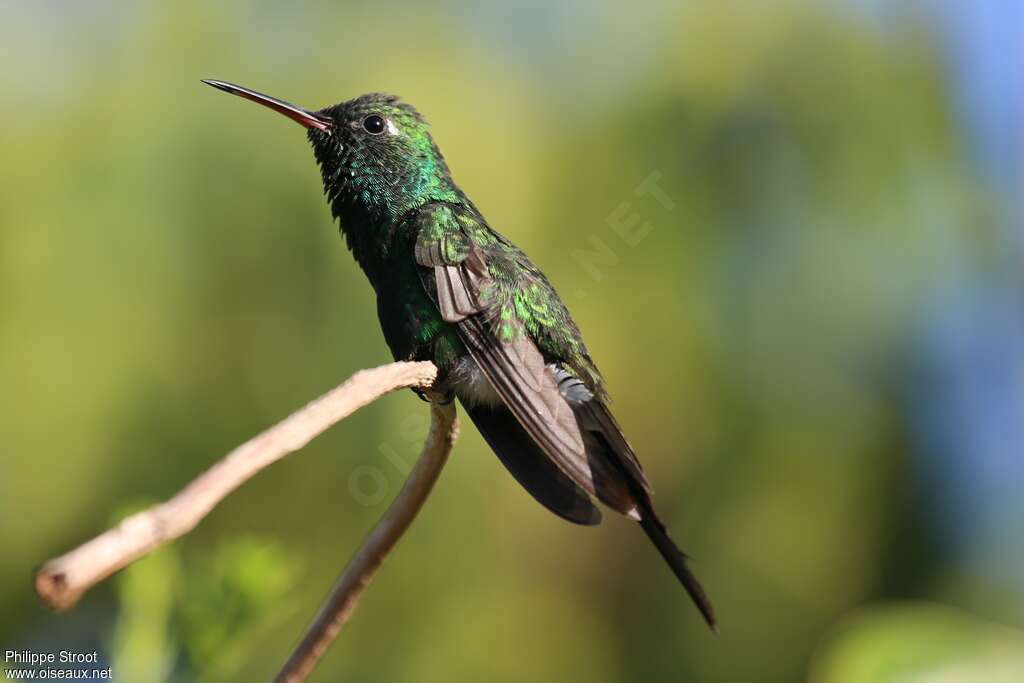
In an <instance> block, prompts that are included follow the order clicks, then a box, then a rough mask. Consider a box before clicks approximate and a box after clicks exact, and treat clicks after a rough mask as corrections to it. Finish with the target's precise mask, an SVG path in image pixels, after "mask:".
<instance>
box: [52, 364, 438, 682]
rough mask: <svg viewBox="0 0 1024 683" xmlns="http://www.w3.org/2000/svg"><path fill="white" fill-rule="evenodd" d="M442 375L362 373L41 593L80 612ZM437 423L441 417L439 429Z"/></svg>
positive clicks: (79, 555) (79, 558) (122, 531)
mask: <svg viewBox="0 0 1024 683" xmlns="http://www.w3.org/2000/svg"><path fill="white" fill-rule="evenodd" d="M436 376H437V368H436V367H434V365H433V363H429V362H421V363H392V364H390V365H382V366H380V367H378V368H373V369H370V370H361V371H360V372H357V373H356V374H354V375H353V376H352V377H350V378H349V379H348V380H347V381H346V382H345V383H344V384H342V385H341V386H339V387H337V388H335V389H333V390H331V391H329V392H328V393H326V394H324V395H323V396H321V397H320V398H318V399H316V400H314V401H313V402H311V403H309V404H308V405H307V406H305V407H304V408H302V409H300V410H298V411H297V412H295V413H293V414H292V415H290V416H289V417H288V418H286V419H285V420H283V421H282V422H279V423H278V424H276V425H274V426H273V427H271V428H270V429H268V430H266V431H265V432H263V433H262V434H259V435H258V436H256V437H254V438H252V439H250V440H249V441H247V442H245V443H244V444H242V445H241V446H239V447H238V448H236V449H235V450H233V451H231V453H229V454H228V455H227V456H225V457H224V458H223V459H222V460H220V461H219V462H218V463H217V464H215V465H214V466H213V467H211V468H210V469H208V470H207V471H206V472H204V473H203V474H201V475H199V477H197V478H196V479H195V480H193V481H192V483H191V484H189V485H188V486H186V487H185V488H184V489H182V490H181V491H180V492H179V493H178V494H177V495H175V496H174V497H173V498H171V499H170V500H168V501H166V502H164V503H161V504H159V505H156V506H154V507H151V508H149V509H148V510H144V511H142V512H139V513H137V514H134V515H132V516H130V517H128V518H127V519H125V520H124V521H122V522H121V523H120V524H118V525H117V526H115V527H113V528H112V529H109V530H107V531H105V532H104V533H102V534H100V535H99V536H97V537H96V538H94V539H92V540H91V541H88V542H86V543H84V544H82V545H80V546H79V547H77V548H75V549H74V550H72V551H70V552H68V553H66V554H64V555H61V556H60V557H57V558H54V559H52V560H50V561H48V562H47V563H46V564H44V565H43V566H42V567H40V568H39V570H38V571H37V572H36V579H35V588H36V593H38V594H39V597H40V598H41V599H42V600H43V602H45V603H46V604H47V605H49V606H50V607H53V608H54V609H58V610H64V609H68V608H70V607H72V606H73V605H74V604H75V603H76V602H77V601H78V599H79V598H81V597H82V595H83V594H84V593H85V592H86V591H88V590H89V589H90V588H92V587H93V586H94V585H96V584H97V583H99V582H100V581H102V580H103V579H105V578H107V577H108V576H110V575H111V574H113V573H114V572H116V571H118V570H119V569H122V568H123V567H125V566H127V565H128V564H130V563H132V562H134V561H135V560H137V559H139V558H140V557H142V556H143V555H146V554H147V553H150V552H152V551H153V550H155V549H157V548H159V547H160V546H162V545H163V544H165V543H167V542H168V541H171V540H173V539H175V538H178V537H179V536H182V535H183V534H185V533H187V532H188V531H190V530H192V528H194V527H195V526H196V524H198V523H199V521H200V520H202V519H203V517H205V516H206V515H207V513H209V512H210V510H212V509H213V507H214V506H215V505H217V503H219V502H220V501H221V500H223V499H224V497H225V496H227V495H228V494H229V493H231V492H232V491H234V490H235V489H236V488H238V487H239V486H240V485H241V484H243V483H245V482H246V481H247V480H248V479H249V478H250V477H252V476H253V475H254V474H256V473H257V472H259V471H261V470H262V469H264V468H265V467H267V466H268V465H270V464H272V463H274V462H276V461H278V460H280V459H281V458H283V457H284V456H286V455H288V454H289V453H292V452H294V451H297V450H298V449H300V448H302V447H303V446H305V445H306V444H307V443H309V442H310V441H311V440H312V439H313V438H314V437H315V436H317V435H318V434H320V433H321V432H323V431H324V430H326V429H327V428H328V427H330V426H331V425H333V424H334V423H336V422H338V421H339V420H342V419H344V418H345V417H347V416H348V415H350V414H352V413H353V412H355V411H356V410H358V409H359V408H362V407H363V406H365V405H367V404H369V403H372V402H373V401H375V400H376V399H378V398H380V397H381V396H383V395H384V394H386V393H388V392H391V391H394V390H396V389H402V388H407V387H415V388H420V389H429V388H430V386H431V385H432V384H433V382H434V379H435V378H436ZM449 408H450V406H449ZM436 412H437V411H436V410H435V413H436ZM436 420H437V418H436V415H435V424H436ZM431 434H432V436H435V435H434V432H432V433H431ZM428 445H429V442H428ZM435 477H436V474H435ZM427 488H428V490H429V486H428V487H427ZM403 494H404V491H403ZM406 524H408V522H406ZM371 540H372V536H371ZM388 547H390V546H388ZM357 557H358V556H357ZM294 680H297V679H294Z"/></svg>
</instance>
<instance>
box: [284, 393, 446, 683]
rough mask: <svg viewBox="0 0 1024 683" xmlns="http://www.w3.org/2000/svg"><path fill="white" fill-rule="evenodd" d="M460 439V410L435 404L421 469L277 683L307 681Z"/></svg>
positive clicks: (334, 592)
mask: <svg viewBox="0 0 1024 683" xmlns="http://www.w3.org/2000/svg"><path fill="white" fill-rule="evenodd" d="M458 435H459V423H458V420H457V419H456V417H455V407H454V406H453V405H451V404H448V405H439V404H437V403H434V404H432V405H431V421H430V433H429V435H428V436H427V441H426V443H425V444H424V445H423V453H422V454H421V455H420V459H419V461H418V462H417V463H416V467H415V468H414V469H413V471H412V473H411V474H410V475H409V478H408V479H407V480H406V482H405V486H404V487H402V490H401V492H400V493H399V494H398V496H397V497H396V498H395V500H394V502H393V503H391V507H389V508H388V511H387V512H386V513H385V514H384V516H383V517H382V518H381V520H380V521H379V522H378V523H377V526H376V527H375V528H374V529H373V531H372V532H370V535H369V536H367V537H366V540H365V541H363V545H362V546H361V547H360V548H359V551H358V552H357V553H356V554H355V556H354V557H353V558H352V560H351V561H350V562H349V565H348V567H346V568H345V571H344V572H343V573H342V575H341V576H340V577H339V578H338V581H337V582H336V583H335V584H334V588H332V589H331V592H330V594H329V595H328V596H327V600H326V601H325V602H324V604H323V606H322V607H321V608H320V613H319V614H317V616H316V618H315V619H314V620H313V623H312V624H311V625H310V627H309V629H308V630H307V632H306V635H305V637H304V638H303V639H302V642H300V643H299V645H298V647H296V648H295V651H294V652H293V653H292V656H291V657H290V658H289V659H288V662H287V663H286V664H285V665H284V668H282V669H281V672H280V673H279V674H278V675H277V677H276V678H275V679H274V682H275V683H302V681H305V680H306V678H307V677H308V676H309V674H310V673H311V672H312V671H313V668H314V667H315V666H316V665H317V662H318V661H320V657H322V656H323V654H324V652H326V651H327V648H328V647H329V646H330V644H331V642H332V641H333V640H334V638H335V637H337V635H338V632H339V631H341V627H342V626H344V625H345V622H346V621H348V619H349V617H351V616H352V613H353V612H355V609H356V605H357V603H358V602H359V597H360V596H361V595H362V594H363V591H364V590H366V588H367V586H369V585H370V581H371V580H372V579H373V576H374V574H376V573H377V569H379V568H380V565H381V563H382V562H383V561H384V558H385V557H387V555H388V553H389V552H390V551H391V549H392V548H393V547H394V545H395V543H397V542H398V539H399V538H401V537H402V534H404V533H405V531H406V529H408V528H409V524H410V523H411V522H412V520H413V519H414V518H415V517H416V513H418V512H419V510H420V507H422V505H423V502H424V501H425V500H426V499H427V495H429V494H430V490H431V488H433V486H434V482H436V481H437V477H438V475H439V474H440V473H441V468H442V467H444V464H445V462H446V461H447V460H448V454H449V453H450V452H451V449H452V446H453V445H454V444H455V440H456V439H457V438H458Z"/></svg>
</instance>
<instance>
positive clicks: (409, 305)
mask: <svg viewBox="0 0 1024 683" xmlns="http://www.w3.org/2000/svg"><path fill="white" fill-rule="evenodd" d="M211 85H214V86H215V87H218V88H220V89H222V90H226V91H228V92H233V93H235V94H241V95H242V96H244V97H247V98H248V99H254V100H256V101H260V102H263V103H264V104H267V106H270V107H271V108H274V109H276V110H277V111H280V112H281V113H284V114H285V115H287V116H289V117H290V118H293V119H295V120H296V121H299V122H300V123H302V124H303V125H305V126H306V127H307V128H309V139H310V142H311V143H312V145H313V150H314V153H315V155H316V159H317V161H318V163H319V164H320V169H321V173H322V176H323V182H324V191H325V193H326V195H327V199H328V202H329V203H330V206H331V211H332V213H333V214H334V216H335V217H336V218H337V219H338V220H339V223H340V225H341V230H342V232H343V233H344V234H345V238H346V241H347V243H348V246H349V248H350V249H351V250H352V253H353V254H354V256H355V258H356V260H357V261H358V262H359V265H360V266H361V267H362V269H363V270H364V272H365V273H366V275H367V277H368V278H369V280H370V283H371V284H372V285H373V288H374V290H375V291H376V294H377V311H378V317H379V319H380V323H381V328H382V330H383V332H384V337H385V340H386V341H387V343H388V345H389V346H390V348H391V351H392V353H393V355H394V357H395V358H396V359H397V360H430V361H433V362H434V363H435V364H436V365H437V366H438V367H439V368H440V370H441V374H440V378H439V381H438V387H437V388H439V389H440V390H442V391H443V392H447V393H449V394H451V395H454V396H455V397H457V398H458V399H459V401H460V402H461V403H462V405H463V407H464V408H465V409H466V411H467V412H468V414H469V415H470V417H471V418H472V420H473V422H474V423H475V424H476V425H477V427H478V428H479V430H480V432H481V434H482V435H483V437H484V438H485V439H486V440H487V442H488V443H489V444H490V446H491V447H492V449H493V450H494V451H495V453H496V454H497V455H498V457H499V458H500V459H501V461H502V462H503V463H504V464H505V466H506V467H507V468H508V469H509V471H510V472H511V473H512V474H513V475H514V476H515V477H516V479H517V480H518V481H519V482H520V483H521V484H522V485H523V486H524V487H525V488H526V489H527V490H528V491H529V492H530V493H531V494H532V495H533V496H534V498H536V499H537V500H538V501H539V502H540V503H542V504H543V505H545V506H546V507H547V508H549V509H550V510H552V511H553V512H555V513H556V514H558V515H560V516H561V517H563V518H565V519H567V520H570V521H572V522H576V523H579V524H596V523H597V522H599V521H600V513H599V512H598V510H597V508H596V507H595V506H594V504H593V502H592V500H591V497H596V498H597V499H599V500H600V501H601V502H603V503H605V504H606V505H608V506H610V507H611V508H613V509H615V510H617V511H619V512H621V513H623V514H625V515H628V516H630V517H632V518H633V519H635V520H637V521H638V522H640V525H641V526H642V527H643V529H644V531H645V532H646V533H647V535H648V536H649V537H650V538H651V540H652V541H653V542H654V544H655V546H656V547H657V549H658V551H659V552H660V553H661V555H662V557H664V558H665V560H666V561H667V562H668V564H669V566H670V567H671V568H672V570H673V572H674V573H675V575H676V576H677V578H678V579H679V580H680V582H681V583H682V584H683V586H684V587H685V588H686V590H687V591H688V592H689V594H690V596H691V597H692V598H693V600H694V602H695V603H696V604H697V606H698V608H699V609H700V611H701V613H702V614H703V615H704V617H705V619H706V620H707V621H708V623H709V624H710V625H712V626H714V616H713V613H712V610H711V605H710V603H709V602H708V600H707V598H706V597H705V595H704V591H703V589H702V588H701V587H700V584H699V583H698V582H697V579H696V578H695V577H694V576H693V574H692V573H691V572H690V570H689V569H688V567H687V563H686V556H685V555H684V554H683V553H682V552H681V551H680V550H679V549H678V548H677V547H676V546H675V544H674V543H673V542H672V540H671V539H670V538H669V536H668V534H667V532H666V530H665V527H664V526H663V525H662V523H661V522H660V521H659V520H658V517H657V515H656V514H655V512H654V507H653V504H652V501H651V488H650V485H649V484H648V482H647V478H646V476H645V475H644V473H643V470H642V469H641V467H640V463H639V461H638V460H637V458H636V455H635V454H634V452H633V449H632V448H631V447H630V445H629V443H628V442H627V441H626V439H625V437H624V436H623V434H622V430H621V429H620V428H619V425H618V423H617V422H616V421H615V418H614V417H612V414H611V412H610V411H609V410H608V405H607V404H608V395H607V392H606V391H605V387H604V382H603V380H602V379H601V375H600V373H599V372H598V370H597V367H596V366H595V364H594V362H593V360H591V358H590V354H589V352H588V351H587V347H586V345H585V344H584V343H583V338H582V335H581V334H580V331H579V328H578V327H577V326H576V323H575V322H574V321H573V319H572V317H571V316H570V315H569V311H568V310H567V309H566V307H565V305H564V304H563V303H562V300H561V299H560V298H559V296H558V294H557V293H556V292H555V289H554V287H552V285H551V283H550V282H549V281H548V280H547V278H546V277H544V275H543V273H541V271H540V270H539V269H538V268H537V267H536V266H535V265H534V264H533V262H532V261H530V259H529V258H528V257H527V256H526V255H525V254H524V253H523V252H522V251H521V250H520V249H519V248H517V247H516V246H515V245H513V244H512V243H511V242H510V241H509V240H508V239H506V238H505V237H504V236H502V235H501V234H499V233H498V232H496V231H494V230H493V229H492V228H491V227H490V226H489V225H488V224H487V221H486V220H485V219H484V217H483V215H481V213H480V212H479V211H478V210H477V208H476V207H475V206H474V205H473V203H472V202H471V201H470V200H469V198H468V197H466V195H465V194H464V193H463V192H462V190H460V189H459V187H458V186H457V185H456V184H455V182H454V181H453V180H452V177H451V173H450V172H449V170H448V165H447V164H446V163H445V161H444V158H443V157H442V155H441V152H440V151H439V150H438V148H437V146H436V145H435V144H434V141H433V139H432V138H431V136H430V134H429V132H428V130H427V123H426V121H425V120H424V118H423V117H422V116H420V114H419V113H418V112H417V111H416V110H415V109H413V108H412V107H411V106H409V105H407V104H404V103H402V102H401V101H399V100H398V99H397V98H395V97H392V96H390V95H382V94H371V95H364V96H362V97H358V98H356V99H354V100H350V101H348V102H343V103H341V104H338V105H335V106H333V107H328V108H326V109H322V110H320V111H317V112H308V111H306V110H303V109H301V108H298V107H295V106H294V105H290V104H288V103H286V102H281V101H279V100H273V99H272V98H268V97H266V96H264V95H261V94H259V93H254V92H253V91H248V90H245V89H242V88H239V87H238V86H233V85H231V84H226V83H223V82H211Z"/></svg>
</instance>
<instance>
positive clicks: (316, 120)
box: [202, 78, 333, 131]
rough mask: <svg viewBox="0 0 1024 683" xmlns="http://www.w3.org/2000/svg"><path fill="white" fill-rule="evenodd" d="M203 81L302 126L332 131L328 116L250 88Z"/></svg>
mask: <svg viewBox="0 0 1024 683" xmlns="http://www.w3.org/2000/svg"><path fill="white" fill-rule="evenodd" d="M202 81H203V83H205V84H206V85H212V86H213V87H214V88H217V89H218V90H223V91H224V92H227V93H231V94H232V95H238V96H239V97H244V98H245V99H247V100H252V101H253V102H256V103H257V104H262V105H263V106H264V107H267V108H268V109H273V110H274V111H276V112H277V113H279V114H284V115H285V116H287V117H288V118H290V119H291V120H292V121H295V122H296V123H298V124H299V125H300V126H305V127H306V128H316V129H318V130H323V131H328V130H330V129H331V126H332V125H333V124H332V122H331V120H330V119H329V118H327V117H326V116H323V115H321V114H317V113H316V112H312V111H309V110H308V109H303V108H302V107H296V106H295V105H294V104H291V103H290V102H285V101H284V100H279V99H277V98H276V97H271V96H270V95H264V94H263V93H261V92H256V91H255V90H249V88H243V87H242V86H240V85H235V84H234V83H228V82H227V81H217V80H214V79H212V78H210V79H207V78H204V79H202Z"/></svg>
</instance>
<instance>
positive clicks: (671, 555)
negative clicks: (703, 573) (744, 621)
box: [640, 510, 718, 633]
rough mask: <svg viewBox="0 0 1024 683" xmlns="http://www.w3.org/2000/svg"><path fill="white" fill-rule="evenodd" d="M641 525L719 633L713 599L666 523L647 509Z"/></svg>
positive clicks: (714, 629)
mask: <svg viewBox="0 0 1024 683" xmlns="http://www.w3.org/2000/svg"><path fill="white" fill-rule="evenodd" d="M640 526H641V527H643V530H644V531H645V532H647V536H648V538H650V539H651V541H652V542H653V543H654V546H655V547H656V548H657V549H658V552H659V553H661V556H662V557H664V558H665V561H666V562H668V566H669V567H671V568H672V572H673V573H674V574H675V575H676V578H678V579H679V583H681V584H683V588H685V589H686V592H687V593H689V594H690V598H691V599H692V600H693V602H694V604H695V605H697V609H699V610H700V613H701V614H702V615H704V620H705V621H706V622H708V626H709V627H710V628H711V630H712V631H714V632H715V633H718V628H717V626H716V625H715V611H714V609H713V608H712V607H711V601H710V600H708V596H707V595H705V594H704V589H703V588H702V587H701V585H700V582H699V581H698V580H697V577H696V576H694V575H693V572H691V571H690V568H689V567H688V566H687V565H686V554H685V553H683V551H682V550H680V549H679V548H678V547H677V546H676V544H675V543H674V542H673V541H672V539H671V538H669V536H668V531H666V530H665V525H663V524H662V523H661V521H660V520H659V519H658V518H657V516H656V515H655V514H654V513H653V512H652V511H650V510H647V511H644V512H643V518H642V519H641V520H640Z"/></svg>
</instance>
